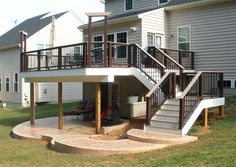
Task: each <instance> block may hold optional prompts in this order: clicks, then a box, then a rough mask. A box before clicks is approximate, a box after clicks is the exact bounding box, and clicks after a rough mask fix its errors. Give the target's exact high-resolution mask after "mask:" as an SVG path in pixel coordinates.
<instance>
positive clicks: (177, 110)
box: [160, 108, 179, 112]
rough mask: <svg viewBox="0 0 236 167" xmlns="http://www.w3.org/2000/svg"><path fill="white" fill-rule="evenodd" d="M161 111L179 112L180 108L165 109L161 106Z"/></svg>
mask: <svg viewBox="0 0 236 167" xmlns="http://www.w3.org/2000/svg"><path fill="white" fill-rule="evenodd" d="M160 110H161V111H167V112H168V111H175V112H179V109H165V108H161V109H160Z"/></svg>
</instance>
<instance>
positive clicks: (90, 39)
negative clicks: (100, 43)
mask: <svg viewBox="0 0 236 167" xmlns="http://www.w3.org/2000/svg"><path fill="white" fill-rule="evenodd" d="M91 43H92V16H89V24H88V49H87V51H88V56H87V59H88V60H87V66H88V67H90V65H91Z"/></svg>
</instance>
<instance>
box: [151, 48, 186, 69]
mask: <svg viewBox="0 0 236 167" xmlns="http://www.w3.org/2000/svg"><path fill="white" fill-rule="evenodd" d="M152 47H154V48H156V49H157V50H158V51H159V52H161V53H162V54H163V55H165V57H167V59H169V60H171V61H172V62H173V63H174V64H175V65H177V66H178V67H179V68H181V69H182V70H184V69H185V68H184V67H183V66H181V65H180V64H179V63H177V62H176V61H175V60H174V59H172V58H171V57H170V56H169V55H167V54H166V53H165V52H163V51H162V50H161V49H160V48H158V47H156V46H152Z"/></svg>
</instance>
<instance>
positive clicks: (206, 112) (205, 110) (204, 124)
mask: <svg viewBox="0 0 236 167" xmlns="http://www.w3.org/2000/svg"><path fill="white" fill-rule="evenodd" d="M203 112H204V117H203V126H204V128H208V127H209V126H208V108H205V109H204V110H203Z"/></svg>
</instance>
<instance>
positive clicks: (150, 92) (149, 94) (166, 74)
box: [146, 72, 174, 98]
mask: <svg viewBox="0 0 236 167" xmlns="http://www.w3.org/2000/svg"><path fill="white" fill-rule="evenodd" d="M171 73H174V72H166V73H165V75H164V76H163V77H162V78H161V79H160V80H159V81H158V82H157V84H156V85H154V86H153V88H152V89H151V90H150V91H149V92H148V94H147V95H146V98H148V97H150V96H151V95H152V94H153V92H154V91H155V90H156V89H157V88H158V87H159V86H160V85H161V84H162V82H164V81H165V79H166V78H167V77H168V76H169V75H170V74H171Z"/></svg>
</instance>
